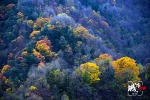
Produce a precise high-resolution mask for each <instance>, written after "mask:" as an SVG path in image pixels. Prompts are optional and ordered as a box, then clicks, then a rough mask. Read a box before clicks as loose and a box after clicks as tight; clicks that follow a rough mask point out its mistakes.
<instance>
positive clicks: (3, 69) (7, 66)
mask: <svg viewBox="0 0 150 100" xmlns="http://www.w3.org/2000/svg"><path fill="white" fill-rule="evenodd" d="M9 68H10V66H9V65H5V66H4V67H3V68H2V70H1V74H3V73H4V72H5V71H6V70H7V69H9Z"/></svg>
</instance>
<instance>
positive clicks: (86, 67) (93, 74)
mask: <svg viewBox="0 0 150 100" xmlns="http://www.w3.org/2000/svg"><path fill="white" fill-rule="evenodd" d="M76 72H77V73H79V74H80V75H81V76H82V78H88V79H87V80H89V82H90V83H96V82H98V81H99V80H100V78H99V75H100V73H101V72H100V71H99V66H97V65H96V64H95V63H91V62H87V63H84V64H81V65H80V67H79V68H78V69H76ZM85 76H86V77H85Z"/></svg>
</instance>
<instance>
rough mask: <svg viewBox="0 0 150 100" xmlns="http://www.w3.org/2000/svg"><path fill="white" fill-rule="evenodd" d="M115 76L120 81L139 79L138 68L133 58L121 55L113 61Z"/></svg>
mask: <svg viewBox="0 0 150 100" xmlns="http://www.w3.org/2000/svg"><path fill="white" fill-rule="evenodd" d="M113 67H114V70H115V78H116V79H117V80H118V81H119V82H122V83H127V82H128V81H139V80H140V78H139V77H138V75H139V68H138V66H137V64H136V62H135V60H134V59H131V58H129V57H122V58H120V59H118V60H116V61H114V62H113Z"/></svg>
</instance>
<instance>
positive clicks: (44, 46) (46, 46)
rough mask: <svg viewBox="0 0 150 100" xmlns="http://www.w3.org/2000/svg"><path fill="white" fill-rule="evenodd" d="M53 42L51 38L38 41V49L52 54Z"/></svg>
mask: <svg viewBox="0 0 150 100" xmlns="http://www.w3.org/2000/svg"><path fill="white" fill-rule="evenodd" d="M50 47H51V42H50V41H49V40H40V41H37V43H36V49H37V50H38V51H40V52H41V53H44V54H46V55H48V54H50Z"/></svg>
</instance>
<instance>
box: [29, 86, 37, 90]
mask: <svg viewBox="0 0 150 100" xmlns="http://www.w3.org/2000/svg"><path fill="white" fill-rule="evenodd" d="M29 90H30V91H35V90H38V89H37V88H36V87H35V86H30V88H29Z"/></svg>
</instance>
